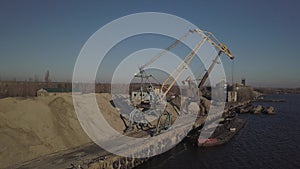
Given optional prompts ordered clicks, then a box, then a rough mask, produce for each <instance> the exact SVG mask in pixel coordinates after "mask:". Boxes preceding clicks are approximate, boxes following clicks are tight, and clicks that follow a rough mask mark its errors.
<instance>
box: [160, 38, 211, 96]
mask: <svg viewBox="0 0 300 169" xmlns="http://www.w3.org/2000/svg"><path fill="white" fill-rule="evenodd" d="M206 41H207V38H204V39H202V40H201V41H200V42H199V43H198V44H197V45H196V47H195V48H194V49H193V50H192V51H191V52H190V53H189V54H188V55H187V56H186V57H185V58H184V60H183V61H182V62H181V63H179V64H178V66H177V67H176V68H175V69H174V70H173V72H172V73H171V74H170V75H169V76H168V78H167V79H166V80H165V81H164V82H163V83H162V89H163V88H166V85H167V84H168V83H169V82H171V83H170V84H169V86H168V87H167V88H166V91H164V96H166V95H167V93H168V92H169V91H170V89H171V88H172V87H173V85H174V84H175V82H176V81H177V79H178V78H179V76H180V75H181V74H182V72H183V70H184V69H185V68H187V67H188V65H189V64H190V62H191V61H192V59H193V58H194V57H195V55H196V53H197V52H198V51H199V49H200V48H201V46H202V45H203V44H204V43H205V42H206ZM175 73H177V74H175ZM174 76H175V77H174ZM173 77H174V79H173Z"/></svg>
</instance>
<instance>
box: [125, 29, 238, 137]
mask: <svg viewBox="0 0 300 169" xmlns="http://www.w3.org/2000/svg"><path fill="white" fill-rule="evenodd" d="M191 34H198V35H200V37H201V38H202V40H201V41H200V42H198V43H197V44H196V46H195V47H194V48H193V49H192V50H191V51H190V52H189V53H188V54H187V55H186V56H185V57H184V59H183V60H182V61H181V62H180V63H179V64H178V65H177V66H176V67H175V69H173V71H172V72H171V73H170V74H169V75H168V77H167V78H166V79H165V80H164V81H163V83H162V84H161V85H160V87H159V88H154V87H153V85H152V84H151V82H149V79H150V78H154V77H153V76H152V75H149V74H147V72H146V71H145V69H146V68H147V67H148V66H149V65H151V64H152V63H154V62H155V61H157V60H158V59H159V58H160V57H162V56H163V55H165V54H167V52H168V51H170V50H171V49H173V48H175V47H176V46H177V45H178V44H180V43H182V42H183V41H184V40H185V39H186V38H187V37H188V36H190V35H191ZM206 42H208V43H210V44H211V45H212V46H214V47H215V49H216V50H217V51H218V53H217V55H216V56H215V58H214V59H213V62H212V63H211V65H210V66H209V68H208V69H207V71H206V72H205V74H204V76H203V77H202V78H201V80H200V82H199V84H198V90H199V89H201V88H202V87H203V86H204V84H205V82H206V81H207V79H208V77H209V75H210V73H211V71H212V70H213V68H214V66H215V64H216V63H217V62H218V60H219V58H220V56H221V54H222V53H223V54H225V55H226V56H228V57H229V58H230V59H231V60H233V59H234V56H233V55H232V54H231V52H230V51H229V49H228V47H227V46H226V45H225V44H224V43H221V42H220V41H219V40H218V39H217V38H216V37H215V35H214V34H212V33H211V32H208V31H203V30H200V29H194V30H189V31H188V32H187V33H186V34H185V35H183V36H182V37H181V38H180V39H178V40H176V41H175V42H174V43H172V44H171V45H170V46H169V47H167V48H166V49H165V50H163V51H162V52H160V53H158V54H157V55H155V56H154V57H153V58H152V59H150V60H149V61H148V62H146V63H145V64H144V65H142V66H141V67H139V72H138V73H136V74H135V77H136V78H140V87H139V89H138V90H136V91H131V93H130V99H131V103H132V105H133V106H134V107H135V109H134V110H133V111H132V112H131V113H130V118H129V121H130V125H129V127H128V128H129V129H132V128H133V125H134V124H135V122H134V119H133V117H134V116H135V114H136V113H137V112H143V111H145V110H149V109H157V105H159V104H161V103H162V102H163V100H164V99H166V100H169V99H167V98H166V97H167V94H168V93H169V92H170V90H171V89H172V88H173V87H174V85H175V83H176V81H177V80H178V78H179V77H180V75H182V73H183V71H184V70H185V69H186V68H188V66H189V64H190V63H191V61H192V60H193V58H194V57H195V56H196V54H197V52H198V51H199V50H200V48H201V47H202V46H203V45H204V43H206ZM188 79H189V78H188ZM189 80H190V79H189ZM198 93H199V92H198ZM200 95H201V94H200ZM173 107H174V108H175V110H176V111H177V112H178V115H180V113H179V112H180V110H178V107H176V106H175V105H174V104H173ZM163 119H164V120H163ZM148 124H150V122H148ZM148 124H147V125H148ZM170 125H171V119H170V113H169V112H167V111H165V110H164V111H163V112H161V113H160V115H159V118H158V121H157V124H156V126H154V128H155V129H156V131H155V132H156V133H160V132H161V131H162V130H166V129H168V128H169V127H170ZM150 126H153V125H151V124H150Z"/></svg>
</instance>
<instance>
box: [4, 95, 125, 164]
mask: <svg viewBox="0 0 300 169" xmlns="http://www.w3.org/2000/svg"><path fill="white" fill-rule="evenodd" d="M96 98H97V101H98V104H99V108H100V109H101V110H102V112H103V115H104V117H105V118H106V119H107V120H108V121H109V123H110V124H111V125H112V126H114V128H115V129H116V130H117V131H120V132H122V130H123V129H124V124H123V123H122V121H121V119H120V118H119V114H118V112H117V110H116V109H115V108H114V107H113V106H112V105H111V104H110V102H109V101H110V99H111V97H110V95H109V94H97V95H96ZM90 142H91V140H90V139H89V138H88V137H87V135H86V134H85V133H84V131H83V130H82V128H81V126H80V124H79V122H78V120H77V116H76V113H75V111H74V107H73V101H72V96H71V94H59V95H55V96H44V97H35V98H27V99H24V98H4V99H0V168H5V167H7V166H9V165H12V164H16V163H20V162H23V161H27V160H31V159H33V158H36V157H39V156H42V155H46V154H49V153H54V152H57V151H61V150H66V149H69V148H73V147H77V146H80V145H83V144H87V143H90Z"/></svg>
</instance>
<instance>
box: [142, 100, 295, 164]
mask: <svg viewBox="0 0 300 169" xmlns="http://www.w3.org/2000/svg"><path fill="white" fill-rule="evenodd" d="M265 98H266V99H285V100H286V101H285V102H269V103H255V104H261V105H270V106H274V107H275V109H276V112H277V114H276V115H273V116H272V115H264V114H260V115H252V114H241V115H239V117H241V118H244V119H246V120H247V122H246V124H245V126H244V128H243V129H241V130H240V132H239V133H238V134H237V135H235V136H234V137H233V139H232V140H230V141H229V142H228V143H226V144H224V145H221V146H218V147H210V148H198V147H195V146H192V145H190V144H189V143H181V144H179V145H177V146H176V147H175V148H174V149H172V150H170V151H168V152H166V153H164V154H163V155H160V156H158V157H155V158H153V159H151V160H149V161H148V162H147V163H145V164H142V165H141V166H139V167H138V169H202V168H213V169H218V168H220V169H227V168H228V169H229V168H230V169H235V168H243V169H244V168H259V169H260V168H270V169H277V168H278V169H281V168H282V169H289V168H293V169H294V168H295V169H296V168H300V146H299V144H300V95H296V94H285V95H269V96H266V97H265Z"/></svg>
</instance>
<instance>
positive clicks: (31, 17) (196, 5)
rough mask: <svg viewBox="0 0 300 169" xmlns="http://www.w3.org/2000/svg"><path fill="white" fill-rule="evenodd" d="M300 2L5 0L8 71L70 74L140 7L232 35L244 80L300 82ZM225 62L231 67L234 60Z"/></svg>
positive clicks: (0, 29) (3, 65)
mask: <svg viewBox="0 0 300 169" xmlns="http://www.w3.org/2000/svg"><path fill="white" fill-rule="evenodd" d="M299 7H300V1H297V0H285V1H283V0H270V1H261V0H252V1H249V0H248V1H241V0H226V1H225V0H219V1H217V0H209V1H208V0H206V1H201V0H195V1H174V0H169V1H154V0H146V1H138V0H136V1H135V0H130V1H129V0H128V1H111V0H110V1H71V0H68V1H31V0H26V1H20V0H19V1H14V0H1V1H0V23H1V25H0V58H1V62H0V78H1V79H9V78H10V79H12V78H14V77H16V78H17V79H20V80H22V79H25V78H26V79H28V78H29V77H34V75H35V74H37V75H39V76H40V79H43V76H44V74H45V72H46V70H48V69H49V70H50V76H51V79H53V80H56V81H65V80H70V79H71V77H72V71H73V67H74V63H75V61H76V58H77V56H78V53H79V51H80V49H81V48H82V46H83V44H84V43H85V41H86V40H87V39H88V38H89V37H90V36H91V35H92V34H93V33H94V32H95V31H97V30H98V29H99V28H101V26H103V25H105V24H106V23H108V22H110V21H112V20H114V19H117V18H119V17H122V16H124V15H128V14H132V13H137V12H164V13H170V14H174V15H177V16H179V17H182V18H184V19H186V20H188V21H190V22H192V23H194V24H195V25H197V26H198V27H199V28H201V29H205V30H209V31H211V32H213V33H214V34H216V35H217V36H218V37H219V39H221V40H222V41H224V42H225V43H226V44H227V45H228V46H229V47H230V49H231V51H232V53H234V55H235V56H236V60H235V63H234V70H235V80H236V81H239V79H240V78H241V77H245V78H246V79H247V82H248V83H249V84H251V85H254V86H272V87H300V76H299V73H300V70H299V67H298V65H299V63H300V57H299V52H298V48H299V47H300V41H299V37H300V33H299V30H300V19H299V17H300V10H299ZM167 45H168V44H166V45H165V46H161V47H166V46H167ZM224 64H225V67H226V70H227V71H228V72H229V70H230V62H228V61H226V60H224ZM228 72H227V73H228ZM229 74H230V73H229Z"/></svg>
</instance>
